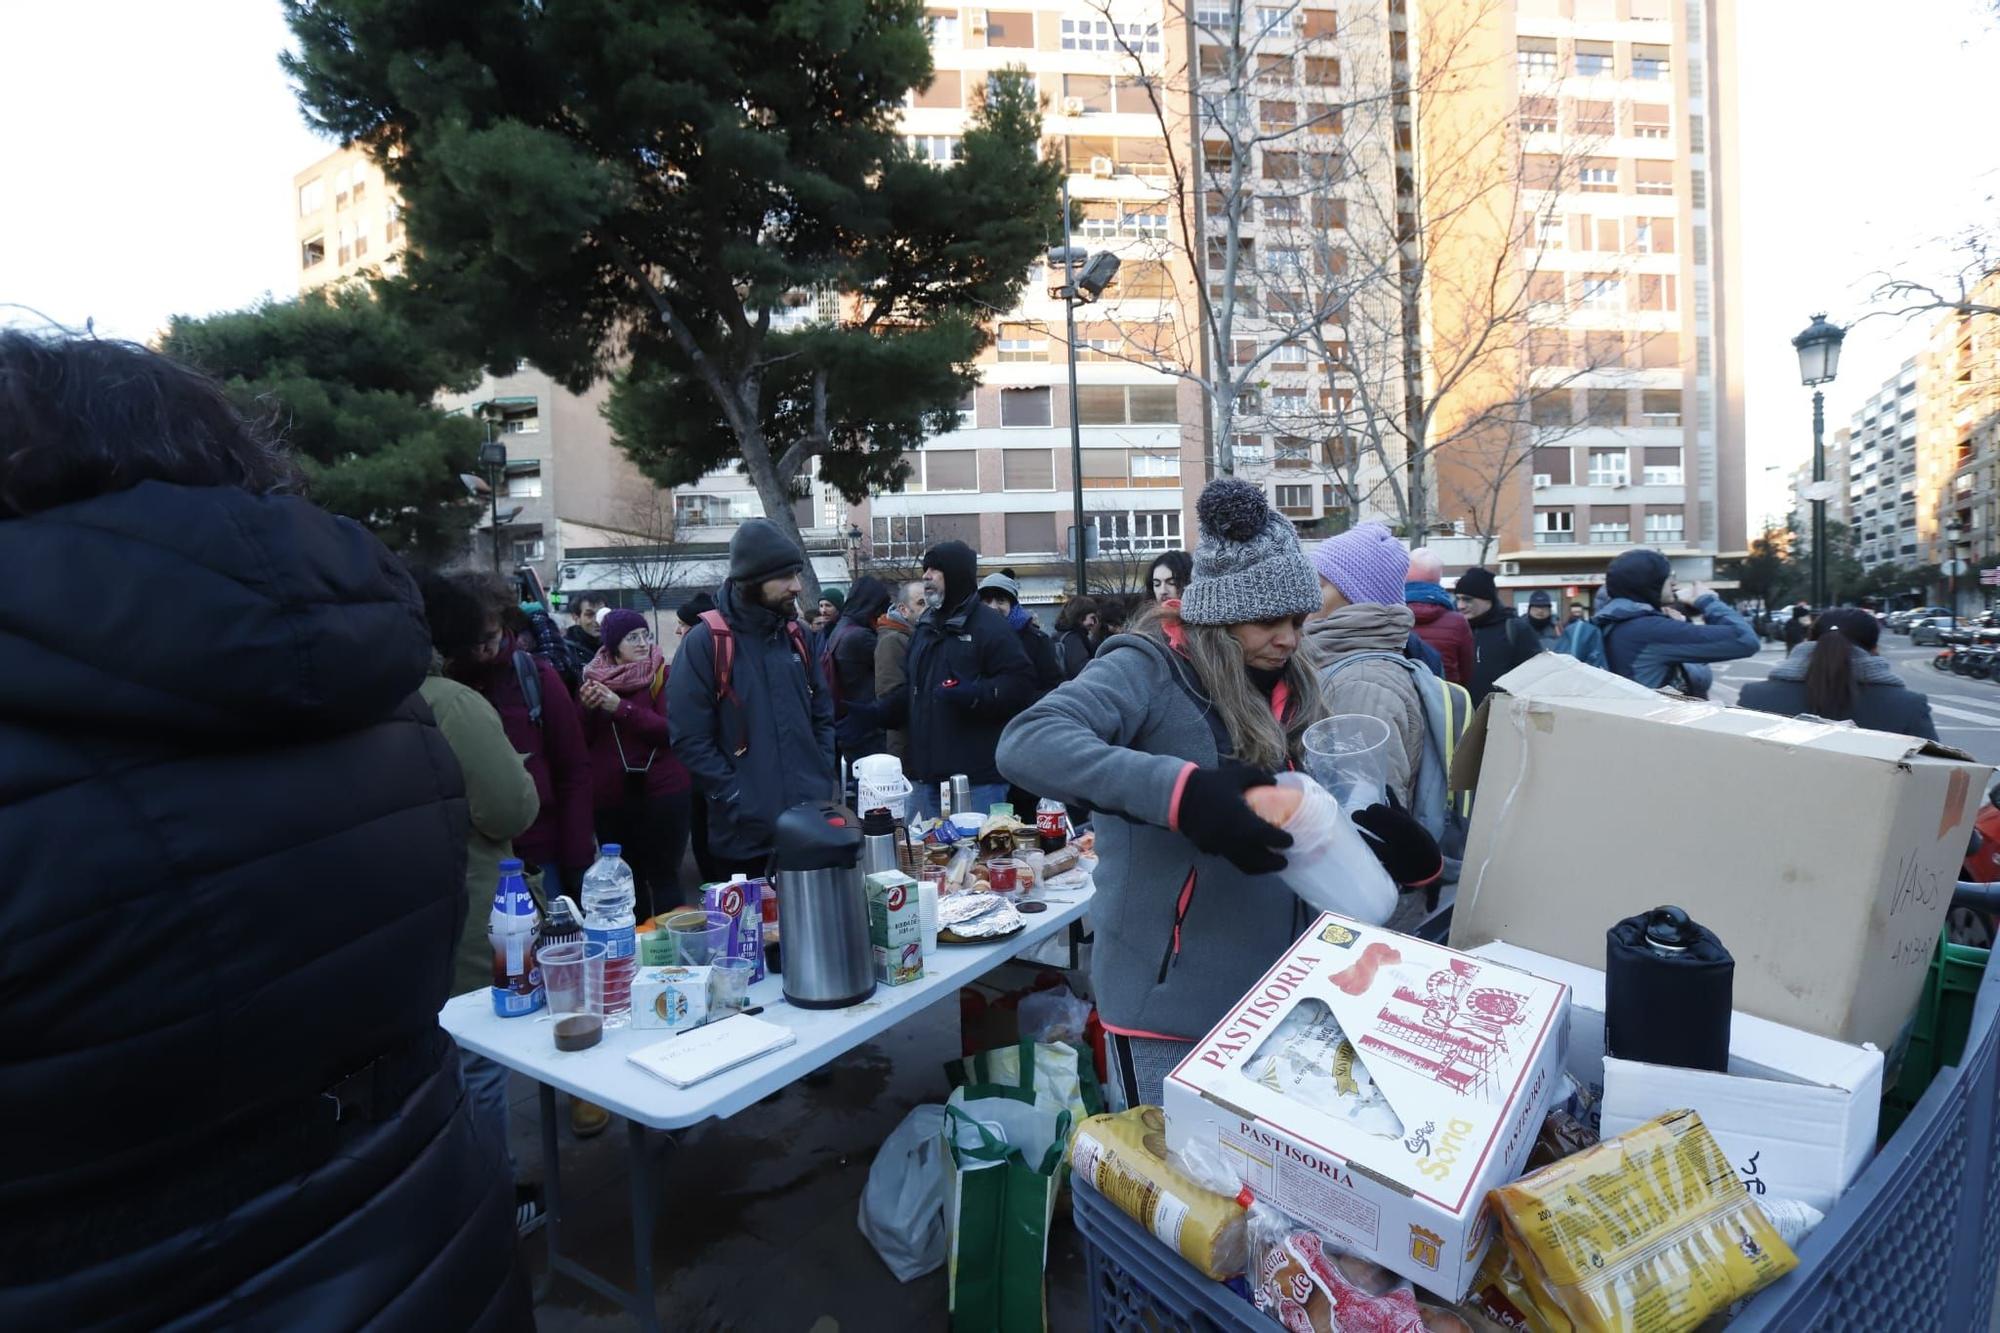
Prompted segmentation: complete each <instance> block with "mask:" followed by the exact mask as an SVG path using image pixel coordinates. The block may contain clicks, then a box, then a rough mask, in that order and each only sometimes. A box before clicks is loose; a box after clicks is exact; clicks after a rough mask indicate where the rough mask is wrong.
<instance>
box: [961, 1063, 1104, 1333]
mask: <svg viewBox="0 0 2000 1333" xmlns="http://www.w3.org/2000/svg"><path fill="white" fill-rule="evenodd" d="M1072 1123H1073V1122H1072V1121H1071V1119H1070V1113H1069V1110H1068V1108H1067V1107H1065V1106H1063V1105H1062V1104H1061V1103H1059V1102H1057V1101H1056V1100H1055V1099H1054V1098H1052V1097H1050V1096H1048V1095H1047V1094H1046V1093H1037V1092H1035V1091H1032V1090H1030V1089H1027V1088H1014V1087H1000V1086H994V1085H986V1086H980V1085H976V1084H975V1085H971V1086H967V1087H961V1088H958V1089H956V1090H954V1091H953V1093H952V1094H951V1100H950V1102H949V1103H947V1105H946V1106H945V1133H946V1136H947V1138H948V1139H949V1140H950V1143H951V1152H952V1166H953V1180H952V1191H951V1207H950V1209H949V1221H950V1225H951V1327H952V1330H953V1333H1046V1330H1047V1328H1048V1300H1047V1296H1046V1294H1045V1292H1044V1290H1043V1287H1042V1276H1043V1273H1044V1270H1045V1269H1046V1268H1047V1266H1048V1256H1049V1221H1050V1219H1051V1218H1053V1217H1054V1216H1055V1208H1056V1195H1057V1193H1058V1192H1059V1191H1060V1190H1061V1189H1062V1182H1063V1175H1064V1172H1065V1171H1067V1170H1068V1167H1067V1166H1066V1165H1065V1161H1066V1152H1067V1149H1068V1146H1069V1135H1070V1126H1071V1124H1072Z"/></svg>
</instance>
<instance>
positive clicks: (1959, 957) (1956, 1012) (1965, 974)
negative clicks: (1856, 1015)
mask: <svg viewBox="0 0 2000 1333" xmlns="http://www.w3.org/2000/svg"><path fill="white" fill-rule="evenodd" d="M1987 958H1988V951H1987V950H1985V949H1975V948H1972V947H1971V946H1969V945H1964V944H1953V943H1952V942H1951V940H1950V939H1949V938H1948V937H1946V936H1944V935H1940V936H1939V937H1938V946H1937V949H1936V950H1935V951H1934V952H1933V953H1932V954H1931V966H1930V972H1929V974H1928V975H1927V976H1926V977H1925V978H1924V989H1923V993H1922V995H1921V997H1920V998H1919V999H1918V1001H1917V1017H1916V1021H1915V1022H1914V1023H1912V1024H1911V1025H1910V1040H1909V1043H1908V1045H1907V1046H1906V1047H1905V1049H1904V1052H1903V1065H1902V1070H1901V1072H1900V1073H1899V1074H1898V1075H1897V1077H1896V1084H1895V1086H1894V1087H1892V1088H1890V1089H1889V1091H1888V1092H1886V1093H1884V1094H1883V1096H1882V1131H1881V1132H1882V1139H1883V1141H1884V1142H1887V1141H1888V1139H1889V1137H1890V1136H1891V1135H1893V1134H1894V1133H1895V1132H1896V1130H1897V1129H1898V1128H1899V1127H1900V1126H1901V1125H1902V1123H1903V1119H1904V1117H1905V1116H1907V1115H1909V1113H1910V1110H1911V1108H1912V1107H1914V1106H1915V1105H1916V1104H1917V1100H1918V1099H1919V1098H1920V1097H1922V1096H1923V1095H1924V1089H1926V1088H1928V1087H1929V1086H1930V1085H1931V1080H1932V1079H1933V1078H1934V1077H1936V1075H1937V1071H1938V1070H1939V1069H1941V1068H1943V1067H1944V1066H1946V1065H1955V1064H1957V1063H1958V1062H1959V1061H1960V1060H1961V1059H1962V1058H1963V1057H1964V1055H1965V1040H1966V1037H1967V1035H1968V1034H1969V1033H1970V1032H1971V1030H1972V1007H1973V1000H1974V999H1975V997H1976V996H1977V995H1978V993H1979V982H1980V978H1981V977H1983V976H1984V975H1985V973H1986V963H1987Z"/></svg>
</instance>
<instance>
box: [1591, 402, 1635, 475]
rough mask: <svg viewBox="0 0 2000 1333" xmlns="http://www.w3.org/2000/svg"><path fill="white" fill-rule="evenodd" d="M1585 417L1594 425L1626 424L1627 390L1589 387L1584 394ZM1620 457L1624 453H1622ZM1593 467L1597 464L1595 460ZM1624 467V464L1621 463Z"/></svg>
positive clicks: (1621, 456)
mask: <svg viewBox="0 0 2000 1333" xmlns="http://www.w3.org/2000/svg"><path fill="white" fill-rule="evenodd" d="M1583 419H1584V422H1585V423H1586V424H1587V425H1592V426H1622V425H1624V424H1625V391H1624V390H1623V389H1589V390H1586V391H1585V393H1584V396H1583ZM1619 457H1620V458H1623V457H1624V455H1623V454H1620V455H1619ZM1591 466H1592V467H1595V466H1596V463H1595V462H1594V461H1593V462H1592V464H1591ZM1621 467H1622V465H1621Z"/></svg>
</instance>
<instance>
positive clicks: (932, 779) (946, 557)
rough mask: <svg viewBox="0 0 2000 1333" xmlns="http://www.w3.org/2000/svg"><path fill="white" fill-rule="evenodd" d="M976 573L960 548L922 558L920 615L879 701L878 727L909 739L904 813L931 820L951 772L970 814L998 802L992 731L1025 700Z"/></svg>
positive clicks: (1013, 638)
mask: <svg viewBox="0 0 2000 1333" xmlns="http://www.w3.org/2000/svg"><path fill="white" fill-rule="evenodd" d="M978 572H979V556H978V554H977V553H976V552H974V551H973V549H972V548H971V547H970V546H967V545H966V544H965V543H964V542H957V541H948V542H939V543H938V544H937V545H936V546H933V547H932V548H931V549H930V550H928V551H926V552H924V599H925V600H926V601H927V602H928V603H929V604H930V610H928V611H926V612H925V613H924V618H923V619H922V620H920V621H918V622H917V627H916V629H915V631H914V632H913V633H912V634H911V636H910V658H909V671H908V673H907V677H906V679H905V680H904V683H903V686H902V688H900V689H898V690H897V691H895V692H894V693H893V694H891V695H890V696H888V697H887V698H885V699H883V700H882V701H881V708H882V720H883V721H884V722H885V723H886V724H888V725H890V726H897V725H901V726H904V727H905V728H906V729H907V731H908V733H909V746H908V753H907V754H906V755H905V756H904V759H903V772H904V773H905V774H907V775H908V777H909V779H910V781H911V782H913V783H915V784H916V790H915V791H914V792H913V793H912V794H911V813H912V814H936V813H937V809H938V784H939V783H940V782H943V781H946V780H948V779H949V778H951V776H952V775H953V774H956V773H963V774H965V775H966V776H967V777H968V778H970V779H971V780H972V788H973V790H972V808H973V809H974V810H976V811H979V812H980V813H984V812H985V810H986V808H987V807H988V806H989V805H991V804H993V803H994V802H997V801H1004V800H1006V799H1007V780H1006V779H1005V778H1003V777H1001V776H1000V768H999V765H998V764H997V763H995V761H994V758H993V754H994V751H995V750H996V749H997V748H998V747H999V744H1000V733H1001V731H1002V730H1003V729H1004V728H1005V727H1006V725H1007V723H1008V722H1009V721H1010V720H1011V719H1012V718H1013V716H1014V715H1015V714H1016V713H1018V712H1020V711H1021V710H1022V709H1023V708H1026V707H1027V706H1028V705H1029V704H1030V703H1032V702H1033V701H1034V698H1035V673H1034V669H1033V667H1031V666H1030V665H1029V663H1028V655H1027V653H1026V652H1025V651H1024V650H1023V649H1022V647H1021V640H1020V636H1019V635H1017V634H1015V633H1014V630H1013V627H1012V626H1010V625H1009V624H1008V623H1007V617H1005V616H1003V615H1001V614H1000V613H999V612H997V611H995V610H994V609H993V608H992V607H990V606H986V605H984V604H983V603H982V602H981V601H980V600H979V594H978V591H977V589H976V588H975V586H974V584H975V581H976V580H977V577H978ZM1016 813H1017V814H1018V813H1020V812H1018V811H1017V812H1016Z"/></svg>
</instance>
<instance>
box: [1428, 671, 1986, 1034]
mask: <svg viewBox="0 0 2000 1333" xmlns="http://www.w3.org/2000/svg"><path fill="white" fill-rule="evenodd" d="M1991 775H1992V770H1991V769H1990V768H1989V767H1987V766H1986V765H1984V764H1978V763H1974V762H1972V761H1971V759H1970V758H1969V757H1968V756H1966V755H1965V754H1963V753H1961V752H1959V751H1957V750H1953V749H1950V748H1949V747H1946V746H1942V745H1937V744H1933V743H1927V742H1924V741H1919V740H1913V739H1912V738H1910V737H1908V736H1894V735H1890V734H1888V733H1886V732H1879V731H1864V730H1861V729H1859V728H1856V727H1853V726H1849V725H1846V724H1842V723H1828V722H1815V721H1809V720H1799V719H1792V718H1784V717H1778V716H1775V715H1773V714H1770V713H1755V712H1749V711H1745V710H1742V709H1734V708H1724V707H1722V706H1720V705H1718V704H1710V703H1701V702H1697V701H1693V700H1687V699H1682V698H1678V697H1676V696H1673V695H1668V694H1661V693H1656V692H1654V691H1651V690H1647V689H1645V688H1643V687H1641V686H1639V685H1635V684H1634V683H1633V682H1631V681H1629V680H1624V679H1622V678H1620V677H1617V676H1613V675H1611V674H1610V673H1608V672H1604V671H1599V670H1597V669H1596V668H1594V667H1589V666H1586V665H1584V664H1583V663H1581V662H1578V661H1576V660H1575V659H1574V658H1569V657H1563V656H1560V655H1557V654H1543V655H1541V656H1538V657H1536V658H1534V659H1533V660H1532V661H1530V662H1528V663H1526V664H1524V665H1523V666H1520V667H1518V668H1516V669H1515V670H1513V671H1511V672H1509V673H1508V674H1507V675H1505V676H1502V677H1501V678H1500V681H1499V684H1498V685H1497V686H1496V688H1495V690H1494V692H1493V694H1492V695H1490V696H1489V697H1488V698H1487V699H1486V700H1485V701H1484V702H1483V703H1481V705H1480V707H1479V711H1478V712H1477V713H1476V714H1475V715H1474V717H1473V720H1472V724H1471V728H1470V729H1469V730H1468V732H1467V734H1466V740H1465V743H1464V744H1462V745H1461V746H1460V747H1459V750H1458V755H1457V759H1456V761H1455V763H1454V765H1453V774H1452V776H1453V780H1454V782H1453V785H1454V786H1460V787H1472V786H1476V787H1477V790H1478V799H1477V800H1476V802H1475V803H1474V807H1473V815H1472V829H1471V833H1470V836H1469V837H1468V840H1467V846H1466V853H1465V862H1464V870H1463V872H1462V874H1461V875H1460V877H1459V884H1458V901H1457V906H1456V908H1455V910H1454V912H1453V917H1452V927H1451V942H1452V945H1453V946H1454V947H1456V948H1460V949H1472V948H1476V947H1477V946H1479V945H1481V944H1485V943H1488V942H1490V941H1493V940H1506V941H1508V942H1509V943H1512V944H1514V945H1517V946H1519V947H1521V948H1525V949H1532V950H1534V951H1536V952H1538V953H1545V954H1552V955H1554V956H1555V957H1557V958H1564V959H1567V960H1569V961H1571V962H1575V963H1583V964H1586V965H1588V966H1591V967H1600V968H1601V967H1602V966H1603V965H1604V934H1605V931H1606V930H1608V929H1609V928H1610V927H1611V926H1612V925H1613V924H1614V923H1616V922H1617V921H1619V920H1621V919H1622V918H1625V917H1628V916H1633V915H1635V914H1637V913H1640V912H1644V911H1646V910H1648V909H1650V908H1654V907H1658V906H1661V905H1662V904H1667V903H1671V904H1674V905H1676V906H1679V907H1682V908H1685V909H1686V910H1687V912H1688V914H1689V915H1690V916H1692V917H1693V918H1694V919H1695V920H1696V921H1698V922H1700V923H1701V924H1702V925H1704V926H1707V927H1708V928H1709V929H1711V930H1713V931H1714V932H1715V933H1716V934H1717V935H1718V936H1720V937H1721V939H1722V942H1723V944H1724V945H1725V946H1726V947H1727V948H1728V949H1729V951H1730V953H1731V954H1733V955H1734V956H1735V959H1736V989H1735V1007H1736V1008H1737V1009H1738V1010H1741V1011H1743V1012H1745V1013H1750V1014H1755V1015H1757V1016H1758V1017H1760V1018H1767V1019H1770V1020H1771V1021H1772V1022H1774V1023H1781V1024H1784V1025H1785V1026H1787V1027H1794V1028H1799V1029H1801V1030H1803V1031H1806V1032H1813V1033H1817V1034H1819V1035H1821V1036H1825V1037H1831V1038H1834V1039H1835V1040H1837V1041H1843V1042H1849V1043H1860V1042H1872V1043H1874V1044H1875V1045H1876V1046H1878V1047H1881V1048H1883V1049H1885V1050H1886V1049H1888V1048H1889V1047H1890V1046H1891V1045H1893V1044H1894V1042H1895V1040H1896V1037H1897V1034H1898V1033H1899V1032H1900V1031H1901V1029H1902V1028H1903V1026H1904V1024H1905V1023H1907V1022H1908V1021H1909V1019H1910V1016H1911V1014H1912V1013H1913V1012H1914V1011H1915V1009H1916V1003H1917V995H1918V991H1919V989H1920V988H1921V986H1922V985H1923V980H1924V974H1925V969H1926V968H1927V967H1928V966H1929V964H1930V958H1931V951H1932V949H1933V947H1934V946H1935V945H1936V943H1937V938H1938V932H1939V930H1940V929H1941V928H1942V926H1943V924H1944V916H1945V912H1946V911H1947V910H1948V909H1949V908H1950V906H1951V895H1952V889H1953V887H1954V885H1955V884H1956V883H1957V879H1958V866H1959V862H1960V861H1961V860H1962V859H1963V858H1964V855H1965V847H1966V842H1967V839H1968V837H1969V836H1970V834H1971V831H1972V819H1973V816H1974V814H1975V813H1976V812H1977V810H1978V807H1979V803H1980V800H1981V798H1982V795H1983V793H1984V791H1985V789H1986V783H1987V781H1988V779H1989V778H1990V777H1991Z"/></svg>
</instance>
